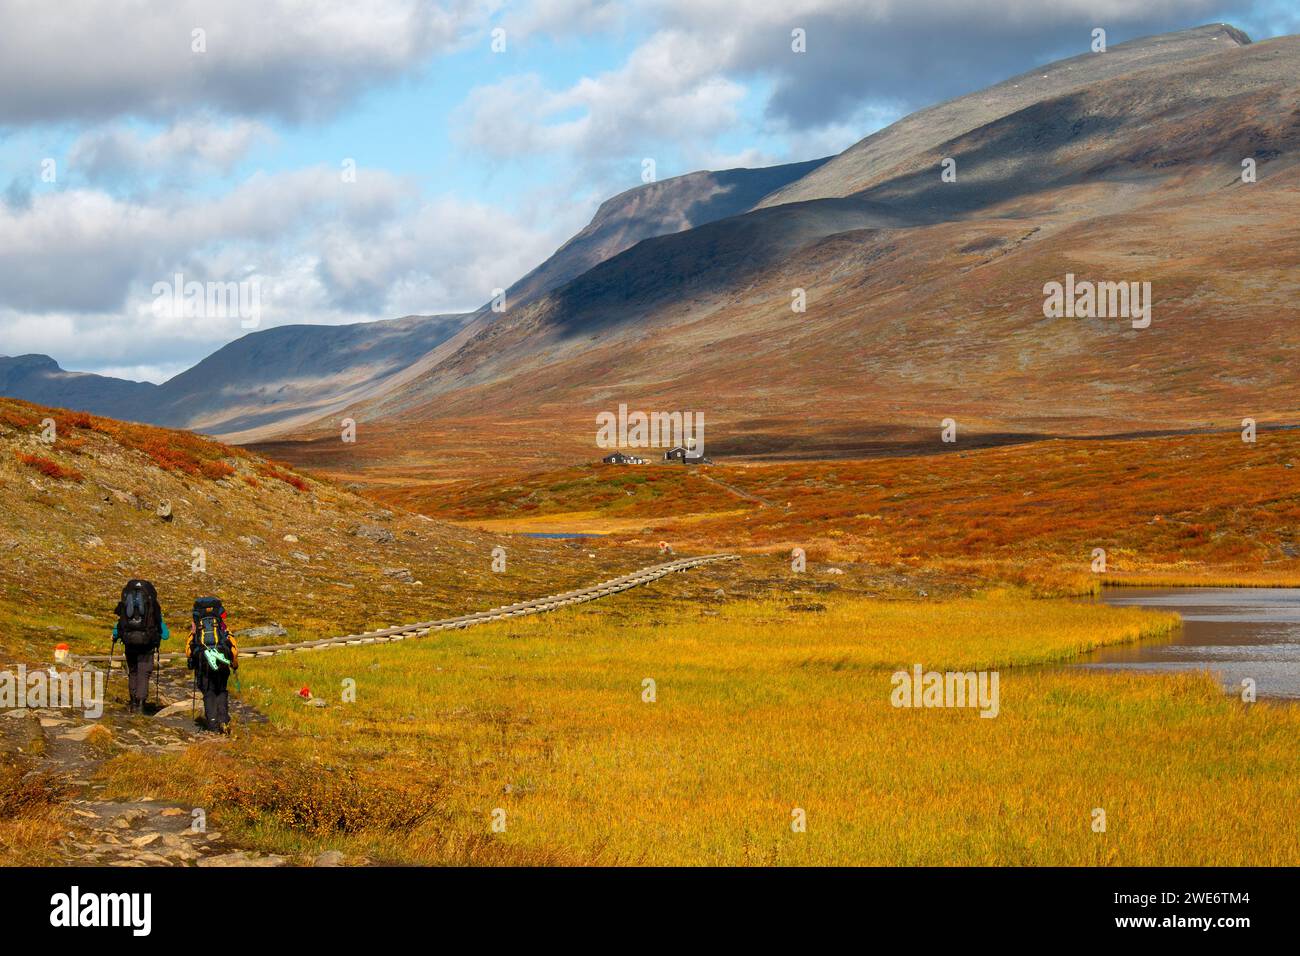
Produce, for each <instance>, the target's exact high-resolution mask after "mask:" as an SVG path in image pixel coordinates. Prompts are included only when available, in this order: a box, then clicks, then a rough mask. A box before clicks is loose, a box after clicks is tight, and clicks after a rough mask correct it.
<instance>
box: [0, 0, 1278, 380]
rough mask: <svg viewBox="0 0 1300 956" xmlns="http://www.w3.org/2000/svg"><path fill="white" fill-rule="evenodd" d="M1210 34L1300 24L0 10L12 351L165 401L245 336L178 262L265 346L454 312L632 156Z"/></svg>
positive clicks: (677, 12) (163, 6) (935, 12)
mask: <svg viewBox="0 0 1300 956" xmlns="http://www.w3.org/2000/svg"><path fill="white" fill-rule="evenodd" d="M304 9H308V10H309V15H306V16H304V13H303V11H304ZM1217 21H1227V22H1231V23H1233V24H1235V25H1237V26H1239V27H1241V28H1243V29H1245V30H1246V31H1247V32H1249V33H1250V34H1251V35H1252V36H1253V37H1254V38H1255V39H1257V40H1258V39H1262V38H1264V37H1267V36H1272V35H1278V34H1282V33H1294V32H1297V31H1300V15H1298V14H1297V10H1296V8H1295V5H1294V4H1292V3H1289V2H1282V0H1260V2H1239V3H1223V2H1212V0H1145V2H1140V3H1138V2H1127V0H1091V2H1083V0H1004V2H1002V3H999V4H997V5H994V6H992V7H990V6H989V5H988V4H986V3H982V2H974V0H972V2H962V0H879V2H877V3H875V4H871V5H864V4H861V3H838V2H834V0H750V2H749V3H745V4H736V3H734V2H731V0H727V2H723V0H649V2H644V0H626V2H623V3H612V2H608V0H533V2H503V0H446V2H432V0H358V2H355V3H349V4H338V3H332V4H331V3H323V2H322V3H306V4H302V3H298V2H293V0H224V2H220V3H218V2H214V0H170V2H164V0H156V2H149V0H113V2H106V0H68V2H65V3H61V4H59V5H58V6H57V8H54V7H52V6H51V5H49V4H48V3H41V2H36V0H0V22H3V23H4V24H5V31H4V32H3V33H0V277H2V278H0V354H9V355H14V354H24V353H27V352H42V353H46V354H49V355H52V356H54V357H55V358H56V359H57V360H59V361H60V363H61V364H63V365H64V367H66V368H72V369H79V370H88V371H101V372H107V373H109V374H119V375H123V376H125V377H132V378H147V379H150V380H153V381H161V380H163V379H165V378H167V377H169V376H170V375H172V374H175V373H176V372H178V371H181V370H183V369H184V368H187V367H188V366H190V365H192V364H193V363H194V362H195V361H197V360H199V359H200V358H202V357H203V356H204V355H206V354H208V353H209V352H211V351H212V350H214V349H215V348H218V347H220V346H221V345H222V344H224V343H226V342H228V341H230V340H232V339H234V338H236V337H238V336H240V335H242V334H245V332H246V329H244V328H242V327H241V325H240V323H239V322H238V321H237V320H233V321H227V320H195V319H194V318H192V317H191V318H188V319H187V318H186V317H185V316H172V315H160V314H158V312H157V310H156V309H155V308H153V306H154V300H155V299H156V298H157V296H156V292H155V288H156V284H157V283H158V282H159V281H160V280H163V281H165V280H169V279H170V278H171V277H172V276H173V275H175V274H176V273H178V272H179V273H182V274H183V275H184V276H185V277H186V279H187V280H190V279H194V280H198V281H214V282H229V281H244V282H256V283H258V284H259V288H260V290H261V303H262V314H261V317H260V322H261V327H268V326H272V325H277V324H282V323H286V322H312V323H339V322H350V321H369V320H375V319H382V318H391V317H394V316H397V315H404V314H410V313H429V314H432V313H439V312H456V311H465V310H470V309H473V308H475V307H477V306H478V305H480V304H482V303H483V302H485V301H487V300H488V299H489V298H490V297H491V295H492V290H493V289H494V288H497V287H505V286H508V285H509V284H510V283H512V282H513V281H515V280H516V279H518V278H519V277H520V276H521V275H523V274H524V273H525V272H527V271H528V270H529V269H531V268H532V267H533V266H535V265H537V264H538V263H539V262H540V261H541V260H542V259H543V258H545V256H546V255H548V254H549V253H550V252H551V251H553V250H554V249H555V248H556V247H557V246H558V245H559V244H561V243H562V242H563V241H564V240H565V239H567V238H568V237H569V236H570V235H572V234H573V233H574V232H576V231H577V230H578V229H580V228H581V227H582V226H583V225H584V224H585V223H586V222H587V221H588V219H589V218H590V217H591V215H592V213H593V212H594V211H595V208H596V206H597V205H598V204H599V202H600V201H601V200H603V199H605V198H607V197H608V196H610V195H613V194H615V193H617V192H620V191H622V190H624V189H628V188H632V187H634V186H636V185H638V184H639V183H640V176H641V170H642V160H643V159H645V158H647V157H649V158H652V159H654V161H655V163H656V171H657V176H658V178H660V179H664V178H667V177H669V176H674V175H678V174H681V173H685V172H690V171H692V170H695V169H700V168H721V167H725V166H736V165H750V166H752V165H767V164H771V163H777V162H790V161H798V160H803V159H809V158H813V157H816V156H822V155H828V154H830V153H833V152H837V151H839V150H841V149H843V148H845V147H847V146H848V145H851V144H852V143H853V142H855V141H857V140H858V139H860V138H861V137H863V136H865V135H867V134H869V133H871V132H873V131H874V130H875V129H878V128H880V127H881V126H883V125H885V124H887V123H888V122H891V121H892V120H894V119H896V118H898V117H899V116H900V115H903V114H905V113H906V112H910V111H911V110H913V109H916V108H919V107H922V106H925V105H928V104H930V103H933V102H936V101H938V100H941V99H945V98H947V97H950V96H954V95H959V94H961V93H964V92H968V91H970V90H972V89H977V88H979V87H982V86H986V85H988V84H990V83H994V82H997V81H999V80H1001V79H1004V78H1006V77H1007V76H1010V75H1013V74H1015V73H1018V72H1021V71H1023V70H1026V69H1029V68H1031V67H1033V66H1035V65H1037V64H1040V63H1043V62H1047V61H1049V60H1052V59H1056V58H1059V57H1061V56H1066V55H1072V54H1074V53H1079V52H1084V51H1085V50H1086V49H1087V44H1088V42H1089V39H1090V31H1091V29H1092V27H1094V26H1103V27H1104V28H1106V29H1107V32H1108V39H1109V42H1110V43H1111V44H1114V43H1119V42H1122V41H1123V40H1126V39H1130V38H1132V37H1134V36H1142V35H1147V34H1150V33H1156V32H1163V31H1166V30H1174V29H1182V28H1187V27H1191V26H1196V25H1200V24H1203V23H1212V22H1217ZM793 28H800V29H804V30H805V31H806V33H807V38H808V40H807V45H808V49H807V52H806V53H805V54H802V55H795V54H794V53H793V51H792V50H791V49H790V32H791V30H792V29H793ZM196 29H201V30H202V31H203V37H202V43H201V44H200V45H201V46H202V49H195V42H196V41H195V33H194V31H195V30H196ZM494 30H504V34H503V36H504V40H505V49H504V50H503V51H495V52H494V50H493V48H492V44H493V40H494V35H493V31H494ZM348 159H351V160H354V161H355V163H356V171H357V172H356V177H355V181H354V182H351V181H345V180H344V177H343V176H342V175H341V172H342V168H343V167H342V164H343V163H344V161H345V160H348ZM51 160H52V161H53V164H54V166H53V169H54V176H53V181H52V182H51V181H46V180H47V179H49V178H50V176H49V174H48V162H49V161H51Z"/></svg>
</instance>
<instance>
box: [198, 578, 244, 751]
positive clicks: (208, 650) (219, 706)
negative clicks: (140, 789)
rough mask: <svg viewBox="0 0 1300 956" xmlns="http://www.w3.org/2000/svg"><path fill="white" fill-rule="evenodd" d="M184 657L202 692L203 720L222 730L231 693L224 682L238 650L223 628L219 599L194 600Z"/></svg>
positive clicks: (234, 667) (236, 667)
mask: <svg viewBox="0 0 1300 956" xmlns="http://www.w3.org/2000/svg"><path fill="white" fill-rule="evenodd" d="M185 656H186V657H187V658H188V659H189V667H190V670H192V671H194V684H195V686H196V687H197V688H198V689H199V691H200V692H201V693H202V694H203V723H204V725H205V726H206V727H207V728H208V730H211V731H213V732H215V733H224V732H225V731H226V727H227V725H228V724H229V723H230V693H229V691H227V690H226V682H227V681H229V680H230V675H231V673H233V672H234V671H237V670H239V649H238V648H237V647H236V646H235V639H234V637H233V636H231V633H230V629H229V628H228V627H226V609H225V607H223V606H222V604H221V598H218V597H201V598H199V599H198V600H197V601H195V602H194V614H193V620H192V621H191V622H190V639H189V642H188V643H187V644H186V645H185Z"/></svg>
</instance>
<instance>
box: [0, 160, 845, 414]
mask: <svg viewBox="0 0 1300 956" xmlns="http://www.w3.org/2000/svg"><path fill="white" fill-rule="evenodd" d="M823 162H825V160H812V161H809V162H804V163H791V164H788V165H784V166H772V167H768V168H764V169H729V170H724V171H721V172H708V171H704V172H695V173H689V174H687V175H685V176H677V177H674V178H672V179H666V180H663V181H660V182H653V183H648V184H644V185H641V186H638V187H636V188H634V189H629V190H627V191H626V192H623V193H620V194H619V195H617V196H615V197H613V198H612V199H609V200H607V201H606V202H604V203H602V204H601V206H600V208H599V210H597V212H596V215H595V217H593V219H592V221H591V222H590V224H588V225H587V227H586V228H584V229H583V230H582V231H581V232H580V233H578V234H577V235H576V236H574V237H573V238H572V239H570V240H569V241H568V242H566V243H565V244H564V245H563V246H561V247H560V248H559V249H558V250H557V251H556V252H555V253H554V254H553V255H552V256H550V257H549V258H548V259H547V260H546V261H545V262H543V263H542V264H541V265H539V266H538V267H537V268H536V269H534V270H533V271H532V272H530V273H528V275H526V276H525V277H524V278H522V279H521V280H519V281H518V282H516V283H515V284H514V285H513V286H511V287H510V289H508V290H507V293H506V299H507V301H508V302H509V303H511V304H513V305H514V306H515V307H519V306H522V305H527V304H528V303H530V302H532V301H534V300H536V299H537V298H539V297H541V296H543V295H545V294H546V293H548V292H550V291H551V290H552V289H554V288H556V287H557V286H559V285H562V284H564V283H565V282H568V281H569V280H570V279H572V278H574V277H575V276H578V275H581V274H582V273H583V272H586V271H587V270H588V269H590V268H591V267H592V266H594V265H597V264H599V263H600V262H602V261H604V260H605V259H607V258H609V257H610V256H613V255H617V254H618V253H620V252H622V251H624V250H625V249H628V248H630V247H631V246H633V245H635V244H636V243H637V242H639V241H641V240H642V239H646V238H650V237H654V236H661V235H665V234H668V233H673V232H679V231H682V230H686V229H690V228H693V227H695V226H699V225H701V224H704V223H708V222H713V221H715V220H717V219H722V218H725V217H727V216H731V215H735V214H736V213H739V212H744V211H746V210H748V209H749V208H751V207H752V206H753V205H754V204H755V203H756V202H757V201H758V200H760V199H762V198H763V197H764V196H765V195H767V194H768V193H770V192H771V191H772V190H774V189H779V188H780V187H782V186H784V185H786V184H788V183H790V182H793V181H795V180H797V179H798V178H800V177H801V176H804V175H806V174H807V173H809V172H811V171H813V170H815V169H816V168H817V167H818V166H820V165H821V164H822V163H823ZM494 320H495V313H493V312H491V311H490V310H489V309H487V308H486V307H484V308H482V309H479V310H478V311H477V312H474V313H469V314H454V315H435V316H407V317H405V318H401V319H392V320H388V321H382V322H364V323H356V324H352V325H341V326H323V325H287V326H279V327H276V328H273V329H267V330H264V331H260V332H253V333H250V334H248V335H246V336H244V337H242V338H240V339H237V340H236V341H234V342H231V343H229V344H228V345H226V346H224V347H222V348H221V349H218V350H217V351H216V352H214V353H213V354H212V355H210V356H208V357H207V358H205V359H204V360H203V361H201V362H199V363H198V364H197V365H195V366H194V367H193V368H190V369H188V370H187V371H185V372H182V373H181V374H180V375H177V376H176V377H175V378H172V379H171V380H169V381H167V382H165V383H164V384H162V385H160V386H158V385H153V384H151V383H147V382H127V381H123V380H121V379H114V378H110V377H106V376H102V375H93V374H89V373H84V372H68V371H64V370H63V369H62V368H60V367H59V366H58V364H57V363H56V362H55V360H54V359H52V358H50V357H49V356H45V355H27V356H20V357H18V358H6V357H3V356H0V395H7V396H12V397H15V398H21V399H26V400H28V401H33V402H40V403H43V404H48V405H57V406H61V407H66V408H75V409H80V410H83V411H89V412H95V413H97V414H103V415H110V416H113V417H118V418H126V419H130V420H133V421H140V422H148V423H151V424H156V425H166V426H170V427H176V428H190V429H194V430H197V431H202V432H206V433H209V434H213V435H220V436H223V437H227V438H234V439H238V438H240V437H242V436H247V435H257V434H262V433H265V432H266V431H267V430H271V431H282V430H285V429H291V428H294V427H296V426H301V425H304V424H307V423H310V422H312V421H314V420H317V419H319V418H320V417H321V416H325V415H332V414H333V413H334V412H336V411H338V410H339V409H342V408H345V407H347V406H348V405H350V404H352V403H354V402H358V401H361V400H363V399H365V398H367V397H370V396H373V395H377V394H380V393H381V392H382V391H384V390H385V389H386V388H391V387H394V386H396V385H397V384H398V383H400V382H401V381H404V380H405V379H407V378H410V377H413V376H414V375H416V374H418V373H419V372H420V371H421V370H422V369H423V368H424V367H426V365H427V363H428V362H430V361H431V360H432V357H433V355H432V353H434V350H435V349H438V347H439V346H441V345H443V344H444V343H447V342H448V341H449V340H454V339H455V336H456V335H457V333H458V332H460V331H461V330H462V329H464V328H465V327H467V326H474V327H482V326H487V325H490V324H491V323H492V322H493V321H494ZM475 323H477V325H475Z"/></svg>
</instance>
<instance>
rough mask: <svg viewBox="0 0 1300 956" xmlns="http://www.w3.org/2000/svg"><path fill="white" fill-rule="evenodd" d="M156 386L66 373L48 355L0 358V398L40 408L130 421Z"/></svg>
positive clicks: (145, 403)
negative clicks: (21, 401)
mask: <svg viewBox="0 0 1300 956" xmlns="http://www.w3.org/2000/svg"><path fill="white" fill-rule="evenodd" d="M157 388H158V386H156V385H152V384H150V383H148V382H128V381H124V380H122V379H119V378H111V377H108V376H105V375H92V374H90V373H89V372H65V371H64V370H63V369H61V368H59V364H58V363H57V362H55V361H54V359H52V358H50V357H49V356H48V355H18V356H14V357H12V358H11V357H9V356H7V355H0V395H8V396H12V397H14V398H23V399H26V400H27V401H29V402H36V403H37V404H40V405H55V406H59V407H62V408H75V409H78V410H81V411H95V412H96V413H98V414H101V415H108V416H111V417H114V418H123V417H126V418H129V417H131V416H133V415H135V414H137V413H138V412H139V410H140V409H142V408H146V407H147V406H148V404H149V401H150V399H151V398H152V397H153V395H154V393H155V392H156V391H157Z"/></svg>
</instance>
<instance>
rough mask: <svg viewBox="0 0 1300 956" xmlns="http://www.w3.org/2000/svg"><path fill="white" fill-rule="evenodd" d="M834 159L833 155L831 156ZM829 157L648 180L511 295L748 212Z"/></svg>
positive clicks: (607, 207) (526, 294) (525, 294)
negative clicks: (657, 238)
mask: <svg viewBox="0 0 1300 956" xmlns="http://www.w3.org/2000/svg"><path fill="white" fill-rule="evenodd" d="M828 158H829V157H828ZM826 161H827V159H814V160H809V161H808V162H804V163H787V164H786V165H784V166H768V167H766V168H762V169H727V170H723V171H721V172H709V171H707V170H706V171H701V172H695V173H687V174H686V175H685V176H675V177H673V178H672V179H665V180H663V181H662V182H653V183H647V184H645V185H641V186H637V187H635V188H633V189H629V190H627V191H626V192H621V193H619V194H618V195H617V196H615V197H613V198H612V199H607V200H605V202H603V203H601V205H600V208H599V209H598V210H596V215H595V216H594V217H592V220H591V222H590V223H589V224H588V225H587V227H586V228H585V229H583V230H582V231H581V232H579V233H578V234H577V235H576V236H574V237H573V238H572V239H570V240H569V241H568V242H566V243H565V244H564V245H562V246H561V247H560V248H559V249H558V250H556V252H555V254H554V255H552V256H551V257H550V258H549V259H547V260H546V261H545V262H543V263H542V264H541V265H540V266H538V267H537V268H536V269H534V270H533V271H532V272H530V273H528V275H526V276H524V277H523V278H522V279H520V280H519V281H518V282H517V283H515V285H514V286H513V287H512V288H511V289H510V290H509V292H508V294H507V299H508V301H509V302H511V303H515V304H519V303H520V302H523V301H528V300H531V299H534V298H537V297H538V296H540V295H543V294H545V293H546V292H549V291H550V290H551V289H554V288H557V287H559V286H561V285H563V284H564V283H566V282H568V281H569V280H570V279H574V278H577V277H578V276H580V275H582V273H584V272H586V271H587V270H588V269H590V268H592V267H593V266H596V265H599V264H600V263H602V262H604V261H605V260H606V259H610V258H612V257H614V256H616V255H618V254H619V253H620V252H622V251H623V250H625V249H630V248H631V247H632V246H634V245H636V244H637V243H638V242H640V241H641V240H642V239H650V238H653V237H655V236H666V235H671V234H672V233H677V232H683V231H685V230H687V229H693V228H695V227H696V226H702V225H704V224H706V223H710V222H716V221H717V220H719V219H726V218H727V217H729V216H735V215H738V214H739V213H742V212H748V211H749V210H750V209H752V208H753V207H754V206H755V205H756V204H757V203H758V202H759V201H760V200H762V199H763V198H764V197H765V196H768V195H769V194H771V193H773V192H774V191H777V190H780V189H781V188H783V187H785V186H787V185H788V184H790V183H793V182H797V181H798V180H800V179H801V178H803V177H804V176H807V175H808V174H809V173H811V172H813V171H814V170H816V169H817V168H818V167H819V166H821V165H822V164H823V163H825V162H826Z"/></svg>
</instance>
